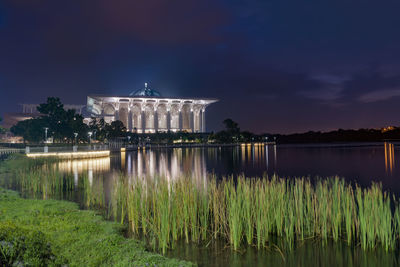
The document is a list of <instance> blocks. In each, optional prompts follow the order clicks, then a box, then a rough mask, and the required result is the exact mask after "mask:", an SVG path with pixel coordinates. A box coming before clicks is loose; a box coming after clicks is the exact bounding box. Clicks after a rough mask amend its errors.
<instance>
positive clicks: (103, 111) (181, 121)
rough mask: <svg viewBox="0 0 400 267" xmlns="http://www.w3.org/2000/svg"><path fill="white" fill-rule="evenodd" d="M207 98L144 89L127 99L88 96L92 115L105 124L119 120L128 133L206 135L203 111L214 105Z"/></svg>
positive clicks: (124, 97)
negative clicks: (191, 133)
mask: <svg viewBox="0 0 400 267" xmlns="http://www.w3.org/2000/svg"><path fill="white" fill-rule="evenodd" d="M217 101H218V100H217V99H210V98H175V97H162V96H161V95H160V93H159V92H157V91H155V90H152V89H149V88H148V87H147V83H146V84H145V88H144V89H140V90H138V91H136V92H133V93H131V94H130V95H129V96H101V95H90V96H88V97H87V109H88V111H89V112H90V114H91V116H93V117H96V118H104V120H105V121H106V122H107V123H110V122H112V121H115V120H120V121H122V122H123V123H124V125H125V127H126V128H127V130H128V131H131V132H138V133H154V132H167V131H172V132H177V131H186V132H194V133H199V132H205V131H206V118H205V112H206V108H207V106H208V105H210V104H212V103H215V102H217Z"/></svg>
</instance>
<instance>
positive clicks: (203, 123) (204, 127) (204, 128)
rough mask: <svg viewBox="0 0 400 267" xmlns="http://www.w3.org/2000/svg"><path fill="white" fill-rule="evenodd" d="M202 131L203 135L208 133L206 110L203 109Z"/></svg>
mask: <svg viewBox="0 0 400 267" xmlns="http://www.w3.org/2000/svg"><path fill="white" fill-rule="evenodd" d="M201 131H202V132H203V133H205V132H206V109H205V108H203V109H202V110H201Z"/></svg>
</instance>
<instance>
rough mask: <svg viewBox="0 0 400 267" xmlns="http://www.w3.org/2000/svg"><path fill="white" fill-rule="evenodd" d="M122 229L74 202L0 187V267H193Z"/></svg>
mask: <svg viewBox="0 0 400 267" xmlns="http://www.w3.org/2000/svg"><path fill="white" fill-rule="evenodd" d="M124 231H125V229H124V227H123V226H121V225H120V224H117V223H113V222H109V221H105V220H104V219H103V218H102V217H101V216H100V215H97V214H96V212H94V211H89V210H79V208H78V205H77V204H76V203H72V202H68V201H59V200H35V199H24V198H21V197H20V196H19V195H18V193H17V192H15V191H9V190H5V189H2V188H0V252H1V253H0V265H1V266H193V264H192V263H190V262H185V261H179V260H177V259H169V258H165V257H163V256H161V255H158V254H155V253H152V252H148V251H146V249H145V245H144V244H143V243H142V242H140V241H137V240H134V239H131V238H125V237H124V236H123V232H124Z"/></svg>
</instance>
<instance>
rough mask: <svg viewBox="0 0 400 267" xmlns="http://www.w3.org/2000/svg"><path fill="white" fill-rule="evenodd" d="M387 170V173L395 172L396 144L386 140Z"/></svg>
mask: <svg viewBox="0 0 400 267" xmlns="http://www.w3.org/2000/svg"><path fill="white" fill-rule="evenodd" d="M384 146H385V171H386V173H390V174H391V175H392V174H393V170H394V145H393V144H392V143H387V142H385V144H384Z"/></svg>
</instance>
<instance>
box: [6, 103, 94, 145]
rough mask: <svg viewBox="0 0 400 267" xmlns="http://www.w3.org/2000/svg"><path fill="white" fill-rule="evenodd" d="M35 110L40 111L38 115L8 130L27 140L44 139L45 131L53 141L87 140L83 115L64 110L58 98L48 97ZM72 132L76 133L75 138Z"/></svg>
mask: <svg viewBox="0 0 400 267" xmlns="http://www.w3.org/2000/svg"><path fill="white" fill-rule="evenodd" d="M37 110H38V111H39V113H40V115H39V116H38V117H35V118H31V119H27V120H23V121H20V122H18V123H17V124H16V125H14V126H12V127H11V129H10V131H11V132H12V133H13V134H14V135H17V136H22V137H23V139H24V141H27V142H41V141H44V139H45V135H46V132H47V136H48V137H52V138H53V141H54V142H66V143H69V142H73V141H74V140H75V139H77V140H80V141H86V140H87V130H88V126H87V125H86V124H85V123H84V122H83V116H82V115H80V114H77V113H76V111H75V110H74V109H68V110H65V109H64V105H63V104H62V103H61V101H60V99H59V98H56V97H49V98H48V99H47V102H46V103H43V104H40V105H39V106H38V107H37ZM74 133H77V134H78V135H77V137H76V138H75V134H74Z"/></svg>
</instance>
